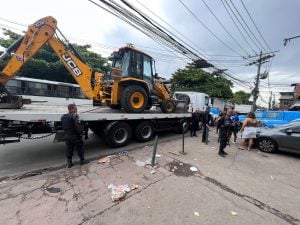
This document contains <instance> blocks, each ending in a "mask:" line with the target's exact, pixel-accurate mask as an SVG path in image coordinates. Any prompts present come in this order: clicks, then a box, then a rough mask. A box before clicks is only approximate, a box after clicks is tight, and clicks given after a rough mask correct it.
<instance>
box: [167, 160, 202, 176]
mask: <svg viewBox="0 0 300 225" xmlns="http://www.w3.org/2000/svg"><path fill="white" fill-rule="evenodd" d="M191 167H193V165H190V164H187V163H183V162H179V161H173V162H171V163H169V164H167V165H166V169H167V170H169V171H170V172H173V173H174V175H176V176H180V177H189V176H193V175H195V174H196V173H199V170H197V171H191V170H190V168H191Z"/></svg>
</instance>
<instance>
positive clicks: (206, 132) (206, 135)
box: [204, 124, 209, 144]
mask: <svg viewBox="0 0 300 225" xmlns="http://www.w3.org/2000/svg"><path fill="white" fill-rule="evenodd" d="M204 126H206V127H205V144H208V129H209V128H208V127H207V125H206V124H205V125H204Z"/></svg>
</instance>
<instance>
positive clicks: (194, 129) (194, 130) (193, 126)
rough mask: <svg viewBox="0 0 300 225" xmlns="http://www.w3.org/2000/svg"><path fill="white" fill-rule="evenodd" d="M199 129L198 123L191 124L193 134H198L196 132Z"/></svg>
mask: <svg viewBox="0 0 300 225" xmlns="http://www.w3.org/2000/svg"><path fill="white" fill-rule="evenodd" d="M197 130H198V124H193V123H192V126H191V136H196V132H197Z"/></svg>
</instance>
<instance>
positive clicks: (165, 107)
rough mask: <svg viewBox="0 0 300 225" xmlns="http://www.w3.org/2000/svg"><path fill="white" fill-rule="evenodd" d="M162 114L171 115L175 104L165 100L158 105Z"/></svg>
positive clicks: (170, 100)
mask: <svg viewBox="0 0 300 225" xmlns="http://www.w3.org/2000/svg"><path fill="white" fill-rule="evenodd" d="M160 108H161V111H162V112H163V113H173V112H174V111H175V109H176V105H175V102H174V101H173V100H172V99H165V100H163V101H162V103H161V105H160Z"/></svg>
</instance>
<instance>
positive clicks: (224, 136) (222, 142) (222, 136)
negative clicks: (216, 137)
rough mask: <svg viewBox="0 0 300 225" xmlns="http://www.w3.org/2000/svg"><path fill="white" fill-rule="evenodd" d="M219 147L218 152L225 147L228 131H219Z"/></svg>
mask: <svg viewBox="0 0 300 225" xmlns="http://www.w3.org/2000/svg"><path fill="white" fill-rule="evenodd" d="M220 132H221V133H220V147H219V153H220V152H223V151H224V149H225V148H226V146H227V143H228V138H229V135H228V131H222V130H221V131H220Z"/></svg>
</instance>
